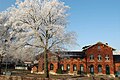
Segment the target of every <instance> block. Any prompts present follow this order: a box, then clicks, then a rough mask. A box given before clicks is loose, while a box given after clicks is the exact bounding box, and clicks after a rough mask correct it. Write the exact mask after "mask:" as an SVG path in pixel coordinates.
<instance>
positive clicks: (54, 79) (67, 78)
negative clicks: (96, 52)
mask: <svg viewBox="0 0 120 80" xmlns="http://www.w3.org/2000/svg"><path fill="white" fill-rule="evenodd" d="M7 71H10V72H12V76H21V77H34V78H44V75H43V74H31V73H30V71H26V70H7ZM49 80H120V78H113V77H110V76H108V75H107V76H93V75H92V76H90V77H87V76H84V77H83V76H79V75H72V76H71V75H63V74H60V75H50V79H49Z"/></svg>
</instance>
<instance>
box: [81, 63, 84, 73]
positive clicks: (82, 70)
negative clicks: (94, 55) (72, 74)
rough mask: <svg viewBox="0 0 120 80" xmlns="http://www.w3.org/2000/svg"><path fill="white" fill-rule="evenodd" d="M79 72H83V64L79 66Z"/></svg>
mask: <svg viewBox="0 0 120 80" xmlns="http://www.w3.org/2000/svg"><path fill="white" fill-rule="evenodd" d="M80 72H84V66H83V64H80Z"/></svg>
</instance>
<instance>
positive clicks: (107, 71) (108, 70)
mask: <svg viewBox="0 0 120 80" xmlns="http://www.w3.org/2000/svg"><path fill="white" fill-rule="evenodd" d="M106 74H108V75H109V74H110V67H109V65H106Z"/></svg>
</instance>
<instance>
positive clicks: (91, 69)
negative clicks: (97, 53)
mask: <svg viewBox="0 0 120 80" xmlns="http://www.w3.org/2000/svg"><path fill="white" fill-rule="evenodd" d="M90 73H91V74H94V66H93V65H90Z"/></svg>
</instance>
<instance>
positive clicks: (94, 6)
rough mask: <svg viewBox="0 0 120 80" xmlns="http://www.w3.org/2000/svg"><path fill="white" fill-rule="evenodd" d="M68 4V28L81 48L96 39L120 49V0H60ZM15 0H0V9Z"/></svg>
mask: <svg viewBox="0 0 120 80" xmlns="http://www.w3.org/2000/svg"><path fill="white" fill-rule="evenodd" d="M62 1H64V2H65V4H66V5H68V6H70V10H69V14H70V15H69V17H68V21H69V24H68V30H69V31H74V32H76V34H77V43H78V44H79V45H80V46H79V47H74V48H72V50H81V48H82V47H83V46H85V45H90V44H94V43H96V42H98V41H101V42H103V43H108V44H109V45H110V46H111V47H113V48H115V49H117V51H119V50H120V0H62ZM14 2H15V0H0V11H3V10H5V9H7V8H8V7H9V6H10V5H12V4H14Z"/></svg>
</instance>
